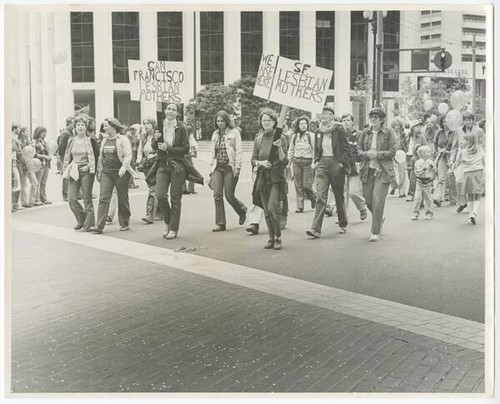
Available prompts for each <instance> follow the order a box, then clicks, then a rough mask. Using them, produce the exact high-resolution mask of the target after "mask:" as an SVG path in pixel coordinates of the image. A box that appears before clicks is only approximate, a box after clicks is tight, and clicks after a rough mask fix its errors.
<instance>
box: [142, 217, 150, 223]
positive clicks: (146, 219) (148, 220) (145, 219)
mask: <svg viewBox="0 0 500 404" xmlns="http://www.w3.org/2000/svg"><path fill="white" fill-rule="evenodd" d="M141 220H142V221H143V222H144V223H145V224H153V221H152V220H150V219H148V218H147V217H143V218H142V219H141Z"/></svg>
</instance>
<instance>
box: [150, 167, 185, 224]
mask: <svg viewBox="0 0 500 404" xmlns="http://www.w3.org/2000/svg"><path fill="white" fill-rule="evenodd" d="M159 164H160V166H159V167H158V171H157V172H156V197H157V199H158V207H159V208H160V210H161V212H162V214H163V220H164V221H165V224H168V225H169V227H170V230H172V231H178V230H179V222H180V220H181V199H182V186H183V185H184V181H185V180H186V170H185V169H184V166H182V165H181V164H175V167H174V166H172V165H171V164H165V163H164V162H160V163H159ZM169 188H170V204H169V202H168V191H169Z"/></svg>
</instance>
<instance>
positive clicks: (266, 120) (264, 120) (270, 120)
mask: <svg viewBox="0 0 500 404" xmlns="http://www.w3.org/2000/svg"><path fill="white" fill-rule="evenodd" d="M261 122H274V121H273V120H272V119H263V120H262V121H261Z"/></svg>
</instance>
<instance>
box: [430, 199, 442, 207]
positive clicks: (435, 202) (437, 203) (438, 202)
mask: <svg viewBox="0 0 500 404" xmlns="http://www.w3.org/2000/svg"><path fill="white" fill-rule="evenodd" d="M432 203H434V205H436V206H437V207H438V208H439V207H441V201H438V200H437V199H434V200H433V201H432Z"/></svg>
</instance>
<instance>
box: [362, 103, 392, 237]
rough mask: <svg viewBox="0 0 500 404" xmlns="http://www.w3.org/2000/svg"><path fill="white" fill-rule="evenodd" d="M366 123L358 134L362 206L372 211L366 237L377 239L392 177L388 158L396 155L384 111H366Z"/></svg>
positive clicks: (390, 161) (374, 109)
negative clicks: (368, 124)
mask: <svg viewBox="0 0 500 404" xmlns="http://www.w3.org/2000/svg"><path fill="white" fill-rule="evenodd" d="M368 116H369V119H370V126H369V127H368V128H367V129H365V130H364V131H363V133H362V134H361V136H360V137H359V142H358V144H359V151H358V156H359V158H360V159H361V168H360V173H359V175H360V177H361V182H362V183H363V195H364V196H365V201H366V206H367V207H368V209H369V210H370V212H371V213H372V225H371V236H370V241H379V239H380V233H381V232H382V225H383V222H384V207H385V198H386V196H387V192H388V191H389V185H390V183H391V181H392V180H393V179H394V178H395V173H394V165H393V162H392V159H393V158H394V156H395V155H396V138H395V136H394V133H392V130H391V129H389V128H387V127H385V126H384V122H385V112H384V110H383V109H382V108H380V107H375V108H373V109H372V110H371V111H370V113H369V115H368Z"/></svg>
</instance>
